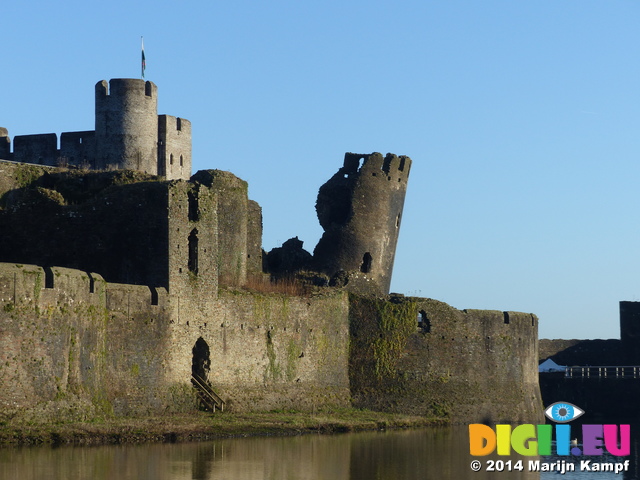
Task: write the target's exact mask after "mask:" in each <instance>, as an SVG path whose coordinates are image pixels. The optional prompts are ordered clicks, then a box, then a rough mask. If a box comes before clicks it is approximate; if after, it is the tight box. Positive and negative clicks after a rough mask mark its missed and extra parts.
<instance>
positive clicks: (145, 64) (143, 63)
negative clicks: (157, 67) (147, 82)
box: [140, 37, 147, 78]
mask: <svg viewBox="0 0 640 480" xmlns="http://www.w3.org/2000/svg"><path fill="white" fill-rule="evenodd" d="M140 41H141V42H142V78H144V69H145V68H147V62H146V60H145V59H144V38H143V37H140Z"/></svg>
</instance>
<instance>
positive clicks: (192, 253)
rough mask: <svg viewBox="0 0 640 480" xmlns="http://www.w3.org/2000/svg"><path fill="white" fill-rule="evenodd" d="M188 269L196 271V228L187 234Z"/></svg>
mask: <svg viewBox="0 0 640 480" xmlns="http://www.w3.org/2000/svg"><path fill="white" fill-rule="evenodd" d="M188 267H189V271H190V272H193V273H196V274H197V273H198V230H197V229H195V228H194V229H193V230H192V231H191V233H190V234H189V263H188Z"/></svg>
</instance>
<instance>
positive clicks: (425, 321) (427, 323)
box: [418, 310, 431, 333]
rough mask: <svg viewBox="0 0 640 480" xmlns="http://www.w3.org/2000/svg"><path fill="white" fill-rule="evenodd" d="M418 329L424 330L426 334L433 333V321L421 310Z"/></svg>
mask: <svg viewBox="0 0 640 480" xmlns="http://www.w3.org/2000/svg"><path fill="white" fill-rule="evenodd" d="M418 328H420V329H422V331H423V332H424V333H431V320H429V317H427V312H425V311H424V310H420V312H419V313H418Z"/></svg>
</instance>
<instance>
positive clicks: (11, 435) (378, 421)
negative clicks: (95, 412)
mask: <svg viewBox="0 0 640 480" xmlns="http://www.w3.org/2000/svg"><path fill="white" fill-rule="evenodd" d="M442 423H443V421H442V420H438V419H429V418H425V417H417V416H410V415H402V414H392V413H382V412H372V411H368V410H358V409H337V410H331V411H325V412H316V413H313V414H312V413H303V412H282V411H275V412H268V413H228V412H224V413H220V412H217V413H216V414H210V413H205V412H194V413H191V414H176V415H166V416H151V417H136V418H113V419H101V420H96V421H92V422H86V423H51V424H46V423H39V424H37V425H36V424H12V423H11V422H7V423H5V424H4V425H0V446H3V445H4V446H11V445H37V444H57V445H59V444H76V445H78V444H80V445H97V444H117V443H141V442H186V441H194V440H209V439H214V438H228V437H243V436H258V435H300V434H305V433H339V432H356V431H364V430H383V429H397V428H417V427H422V426H429V425H436V424H442Z"/></svg>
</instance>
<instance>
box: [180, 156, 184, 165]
mask: <svg viewBox="0 0 640 480" xmlns="http://www.w3.org/2000/svg"><path fill="white" fill-rule="evenodd" d="M183 164H184V160H183V159H182V155H180V166H181V167H182V165H183Z"/></svg>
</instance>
